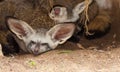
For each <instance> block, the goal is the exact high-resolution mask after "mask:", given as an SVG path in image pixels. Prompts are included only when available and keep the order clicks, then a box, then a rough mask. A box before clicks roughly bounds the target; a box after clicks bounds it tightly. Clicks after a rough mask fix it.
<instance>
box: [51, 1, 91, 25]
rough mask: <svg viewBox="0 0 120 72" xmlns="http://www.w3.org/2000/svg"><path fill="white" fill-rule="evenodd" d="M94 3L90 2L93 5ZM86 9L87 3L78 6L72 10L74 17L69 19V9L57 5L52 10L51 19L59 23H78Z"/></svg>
mask: <svg viewBox="0 0 120 72" xmlns="http://www.w3.org/2000/svg"><path fill="white" fill-rule="evenodd" d="M92 1H93V0H89V4H91V3H92ZM85 8H86V5H85V1H83V2H81V3H79V4H77V5H76V6H75V7H74V8H73V9H71V10H72V11H71V13H72V16H71V17H69V16H68V11H67V8H66V7H63V6H59V5H57V6H54V7H53V8H52V9H51V11H50V13H49V17H50V18H51V19H52V20H54V21H55V22H57V23H63V22H76V21H77V20H78V19H79V14H80V13H82V12H83V11H84V9H85Z"/></svg>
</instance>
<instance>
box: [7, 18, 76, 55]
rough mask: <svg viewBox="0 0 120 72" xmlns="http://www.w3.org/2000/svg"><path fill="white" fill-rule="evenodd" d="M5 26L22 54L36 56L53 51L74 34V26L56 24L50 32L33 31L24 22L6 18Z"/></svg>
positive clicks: (44, 30)
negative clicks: (26, 53)
mask: <svg viewBox="0 0 120 72" xmlns="http://www.w3.org/2000/svg"><path fill="white" fill-rule="evenodd" d="M6 20H7V26H8V28H9V29H10V31H11V32H12V33H13V36H14V38H15V40H16V42H17V43H18V45H19V46H20V48H21V49H22V50H23V51H24V52H28V53H32V54H34V55H38V54H40V53H43V52H46V51H49V50H52V49H55V48H56V47H57V46H58V45H59V44H63V43H64V42H66V40H67V39H69V38H70V37H71V36H72V35H73V32H74V29H75V25H74V24H72V23H68V24H57V25H55V26H54V27H52V28H51V29H50V30H47V29H44V28H40V29H33V28H32V27H31V26H30V25H29V24H27V23H26V22H25V21H22V20H19V19H16V18H13V17H7V19H6Z"/></svg>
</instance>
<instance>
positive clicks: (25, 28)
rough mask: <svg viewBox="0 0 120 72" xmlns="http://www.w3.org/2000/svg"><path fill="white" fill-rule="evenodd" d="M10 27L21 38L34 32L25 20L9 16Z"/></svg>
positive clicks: (8, 24)
mask: <svg viewBox="0 0 120 72" xmlns="http://www.w3.org/2000/svg"><path fill="white" fill-rule="evenodd" d="M6 23H7V26H8V28H9V29H10V30H11V31H12V32H13V33H14V34H15V35H16V36H17V37H18V38H19V39H22V38H23V37H26V36H28V35H30V34H32V33H33V32H34V30H33V29H32V28H31V27H30V26H29V25H28V24H27V23H26V22H24V21H22V20H19V19H17V18H14V17H7V18H6Z"/></svg>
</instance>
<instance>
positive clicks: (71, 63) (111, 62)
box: [0, 48, 120, 72]
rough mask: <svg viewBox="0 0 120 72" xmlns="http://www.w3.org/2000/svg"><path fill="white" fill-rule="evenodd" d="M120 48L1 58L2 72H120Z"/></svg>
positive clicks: (51, 52)
mask: <svg viewBox="0 0 120 72" xmlns="http://www.w3.org/2000/svg"><path fill="white" fill-rule="evenodd" d="M119 51H120V48H115V49H111V50H109V51H102V50H80V49H78V50H71V49H70V50H68V49H67V50H66V49H56V50H53V51H49V52H46V53H43V54H41V55H39V56H33V55H31V54H23V55H14V56H12V57H1V58H0V72H120V52H119Z"/></svg>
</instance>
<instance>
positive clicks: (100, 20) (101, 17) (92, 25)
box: [49, 0, 111, 35]
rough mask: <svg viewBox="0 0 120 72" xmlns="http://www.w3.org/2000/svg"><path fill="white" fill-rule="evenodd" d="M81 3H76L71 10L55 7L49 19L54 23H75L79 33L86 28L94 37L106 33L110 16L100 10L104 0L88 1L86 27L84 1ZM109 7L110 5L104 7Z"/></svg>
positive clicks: (103, 10)
mask: <svg viewBox="0 0 120 72" xmlns="http://www.w3.org/2000/svg"><path fill="white" fill-rule="evenodd" d="M81 1H82V2H80V3H78V4H77V5H76V6H75V7H73V8H72V9H71V10H70V9H69V7H65V6H61V4H60V5H55V6H53V8H52V9H51V11H50V13H49V17H50V18H51V19H52V20H54V21H55V22H56V23H65V22H76V26H77V27H76V28H78V30H79V31H80V30H81V29H84V31H85V32H86V28H87V29H88V32H90V33H91V34H89V35H95V34H98V33H103V34H104V33H106V32H107V31H108V30H109V28H110V23H111V21H110V16H109V13H108V12H107V11H106V10H105V9H103V8H102V5H101V3H100V2H103V1H104V0H100V1H98V0H88V1H89V2H88V11H87V14H88V18H89V20H88V21H87V27H85V21H86V19H87V17H86V14H85V9H86V7H87V6H86V1H85V0H84V1H83V0H81ZM106 7H110V5H108V6H106ZM86 35H87V34H86Z"/></svg>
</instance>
